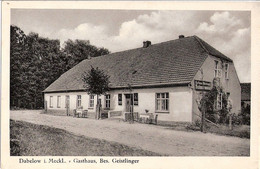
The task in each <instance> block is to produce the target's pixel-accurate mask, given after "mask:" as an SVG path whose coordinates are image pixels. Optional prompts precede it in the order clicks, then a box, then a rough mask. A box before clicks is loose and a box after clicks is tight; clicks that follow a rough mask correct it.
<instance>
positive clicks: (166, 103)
mask: <svg viewBox="0 0 260 169" xmlns="http://www.w3.org/2000/svg"><path fill="white" fill-rule="evenodd" d="M158 95H159V98H158ZM163 95H164V97H163ZM163 102H164V108H163V105H162V103H163ZM158 103H159V104H158ZM169 105H170V94H169V92H162V93H155V111H156V112H157V113H169V112H170V108H169Z"/></svg>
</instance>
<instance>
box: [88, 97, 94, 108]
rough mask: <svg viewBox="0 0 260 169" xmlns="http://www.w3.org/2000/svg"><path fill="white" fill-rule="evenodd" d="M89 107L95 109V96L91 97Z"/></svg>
mask: <svg viewBox="0 0 260 169" xmlns="http://www.w3.org/2000/svg"><path fill="white" fill-rule="evenodd" d="M89 107H90V108H93V107H94V95H90V96H89Z"/></svg>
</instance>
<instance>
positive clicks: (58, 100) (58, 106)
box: [57, 96, 61, 108]
mask: <svg viewBox="0 0 260 169" xmlns="http://www.w3.org/2000/svg"><path fill="white" fill-rule="evenodd" d="M57 108H61V96H57Z"/></svg>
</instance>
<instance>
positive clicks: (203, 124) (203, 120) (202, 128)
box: [200, 105, 205, 132]
mask: <svg viewBox="0 0 260 169" xmlns="http://www.w3.org/2000/svg"><path fill="white" fill-rule="evenodd" d="M201 114H202V115H201V126H200V131H201V132H204V126H205V108H204V105H202V107H201Z"/></svg>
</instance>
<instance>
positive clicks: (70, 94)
mask: <svg viewBox="0 0 260 169" xmlns="http://www.w3.org/2000/svg"><path fill="white" fill-rule="evenodd" d="M140 46H141V47H140V48H136V49H131V50H126V51H122V52H116V53H112V54H108V55H104V56H100V57H95V58H91V59H86V60H83V61H82V62H80V63H79V64H78V65H76V66H75V67H73V68H72V69H70V70H68V71H67V72H65V73H64V74H62V75H61V76H60V77H59V78H58V79H57V80H56V81H54V82H53V83H52V84H51V85H50V86H49V87H47V88H46V89H45V90H44V91H43V92H44V100H45V108H46V109H47V111H49V112H51V113H59V114H63V115H67V114H72V112H73V109H76V108H77V107H79V106H82V107H83V109H85V110H88V116H89V117H90V118H91V117H93V118H94V117H95V109H96V104H97V98H96V97H97V96H95V95H88V94H87V93H86V92H85V90H84V87H83V81H82V80H81V78H82V74H83V73H84V72H86V71H88V70H90V69H91V67H94V68H95V67H98V68H99V69H101V70H103V71H104V72H105V73H106V74H107V75H108V76H109V77H110V78H109V80H110V88H111V90H110V91H109V92H107V94H105V95H102V96H100V97H99V98H100V100H99V102H100V103H101V105H102V110H103V111H107V112H108V113H109V117H111V116H114V115H123V114H124V113H125V112H130V111H132V110H131V109H133V111H134V112H138V113H145V112H147V111H148V112H149V113H154V114H157V115H158V121H165V122H193V121H195V120H196V119H198V118H199V115H200V111H199V109H198V104H197V100H198V99H200V98H201V92H202V91H208V90H210V89H211V88H212V86H213V80H214V79H217V80H218V82H219V84H220V85H221V86H222V88H223V92H225V94H227V95H228V96H229V98H230V99H231V100H232V110H231V111H232V113H238V112H239V111H240V109H241V87H240V82H239V79H238V76H237V73H236V69H235V66H234V63H233V61H232V60H231V59H230V58H228V57H227V56H225V55H224V54H222V53H221V52H219V51H218V50H216V49H215V48H213V47H212V46H210V45H209V44H208V43H206V42H205V41H203V40H202V39H200V38H199V37H197V36H189V37H184V36H179V38H178V39H176V40H171V41H167V42H162V43H158V44H152V43H151V42H150V41H145V42H143V44H142V45H140ZM221 100H222V95H221V94H220V95H219V96H218V97H217V98H216V108H219V109H221V107H222V103H221Z"/></svg>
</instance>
